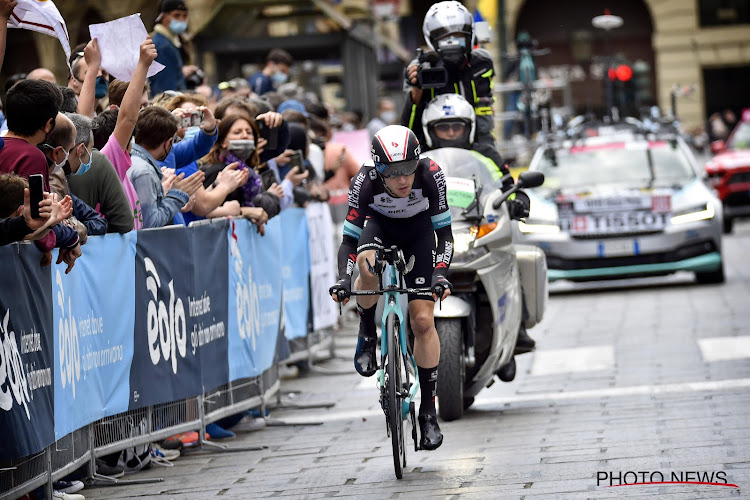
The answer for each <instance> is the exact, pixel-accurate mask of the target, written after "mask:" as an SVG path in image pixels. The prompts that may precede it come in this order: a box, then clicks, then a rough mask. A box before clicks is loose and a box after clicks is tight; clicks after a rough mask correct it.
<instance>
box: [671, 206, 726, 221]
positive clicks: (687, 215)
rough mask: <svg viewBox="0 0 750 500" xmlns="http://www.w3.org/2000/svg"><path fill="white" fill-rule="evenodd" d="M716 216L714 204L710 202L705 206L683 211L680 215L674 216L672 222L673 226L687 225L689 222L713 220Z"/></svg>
mask: <svg viewBox="0 0 750 500" xmlns="http://www.w3.org/2000/svg"><path fill="white" fill-rule="evenodd" d="M714 215H716V211H715V210H714V204H713V203H711V202H708V203H706V204H705V205H700V206H697V207H693V208H689V209H687V210H683V211H681V213H679V214H678V215H674V216H672V218H671V219H670V222H671V223H672V224H687V223H688V222H696V221H699V220H707V219H713V217H714Z"/></svg>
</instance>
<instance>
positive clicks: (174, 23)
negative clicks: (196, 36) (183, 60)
mask: <svg viewBox="0 0 750 500" xmlns="http://www.w3.org/2000/svg"><path fill="white" fill-rule="evenodd" d="M186 29H187V21H178V20H177V19H172V20H171V21H170V22H169V31H171V32H172V33H174V34H175V35H182V34H183V33H185V30H186Z"/></svg>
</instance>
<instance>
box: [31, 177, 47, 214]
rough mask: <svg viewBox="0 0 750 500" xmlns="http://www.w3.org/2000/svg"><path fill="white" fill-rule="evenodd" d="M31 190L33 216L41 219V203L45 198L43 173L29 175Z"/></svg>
mask: <svg viewBox="0 0 750 500" xmlns="http://www.w3.org/2000/svg"><path fill="white" fill-rule="evenodd" d="M29 192H30V193H31V218H32V219H41V217H40V216H39V203H40V202H41V201H42V200H44V176H42V174H32V175H30V176H29Z"/></svg>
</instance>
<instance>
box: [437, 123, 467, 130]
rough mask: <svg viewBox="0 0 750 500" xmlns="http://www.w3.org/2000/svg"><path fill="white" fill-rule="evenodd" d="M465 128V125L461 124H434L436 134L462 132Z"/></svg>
mask: <svg viewBox="0 0 750 500" xmlns="http://www.w3.org/2000/svg"><path fill="white" fill-rule="evenodd" d="M465 128H466V124H465V123H461V122H446V123H437V124H435V130H437V131H438V132H449V131H451V130H452V131H454V132H463V130H464V129H465Z"/></svg>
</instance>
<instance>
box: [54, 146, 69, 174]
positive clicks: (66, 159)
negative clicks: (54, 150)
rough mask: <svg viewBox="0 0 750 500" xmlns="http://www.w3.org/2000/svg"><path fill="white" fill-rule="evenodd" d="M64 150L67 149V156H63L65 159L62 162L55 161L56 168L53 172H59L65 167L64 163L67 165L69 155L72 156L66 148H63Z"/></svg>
mask: <svg viewBox="0 0 750 500" xmlns="http://www.w3.org/2000/svg"><path fill="white" fill-rule="evenodd" d="M63 151H65V158H63V161H61V162H60V163H57V162H55V168H54V169H53V170H52V173H55V172H57V171H58V170H60V169H61V168H62V167H63V165H65V163H67V161H68V157H70V153H69V152H68V151H66V150H65V149H64V148H63Z"/></svg>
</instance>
